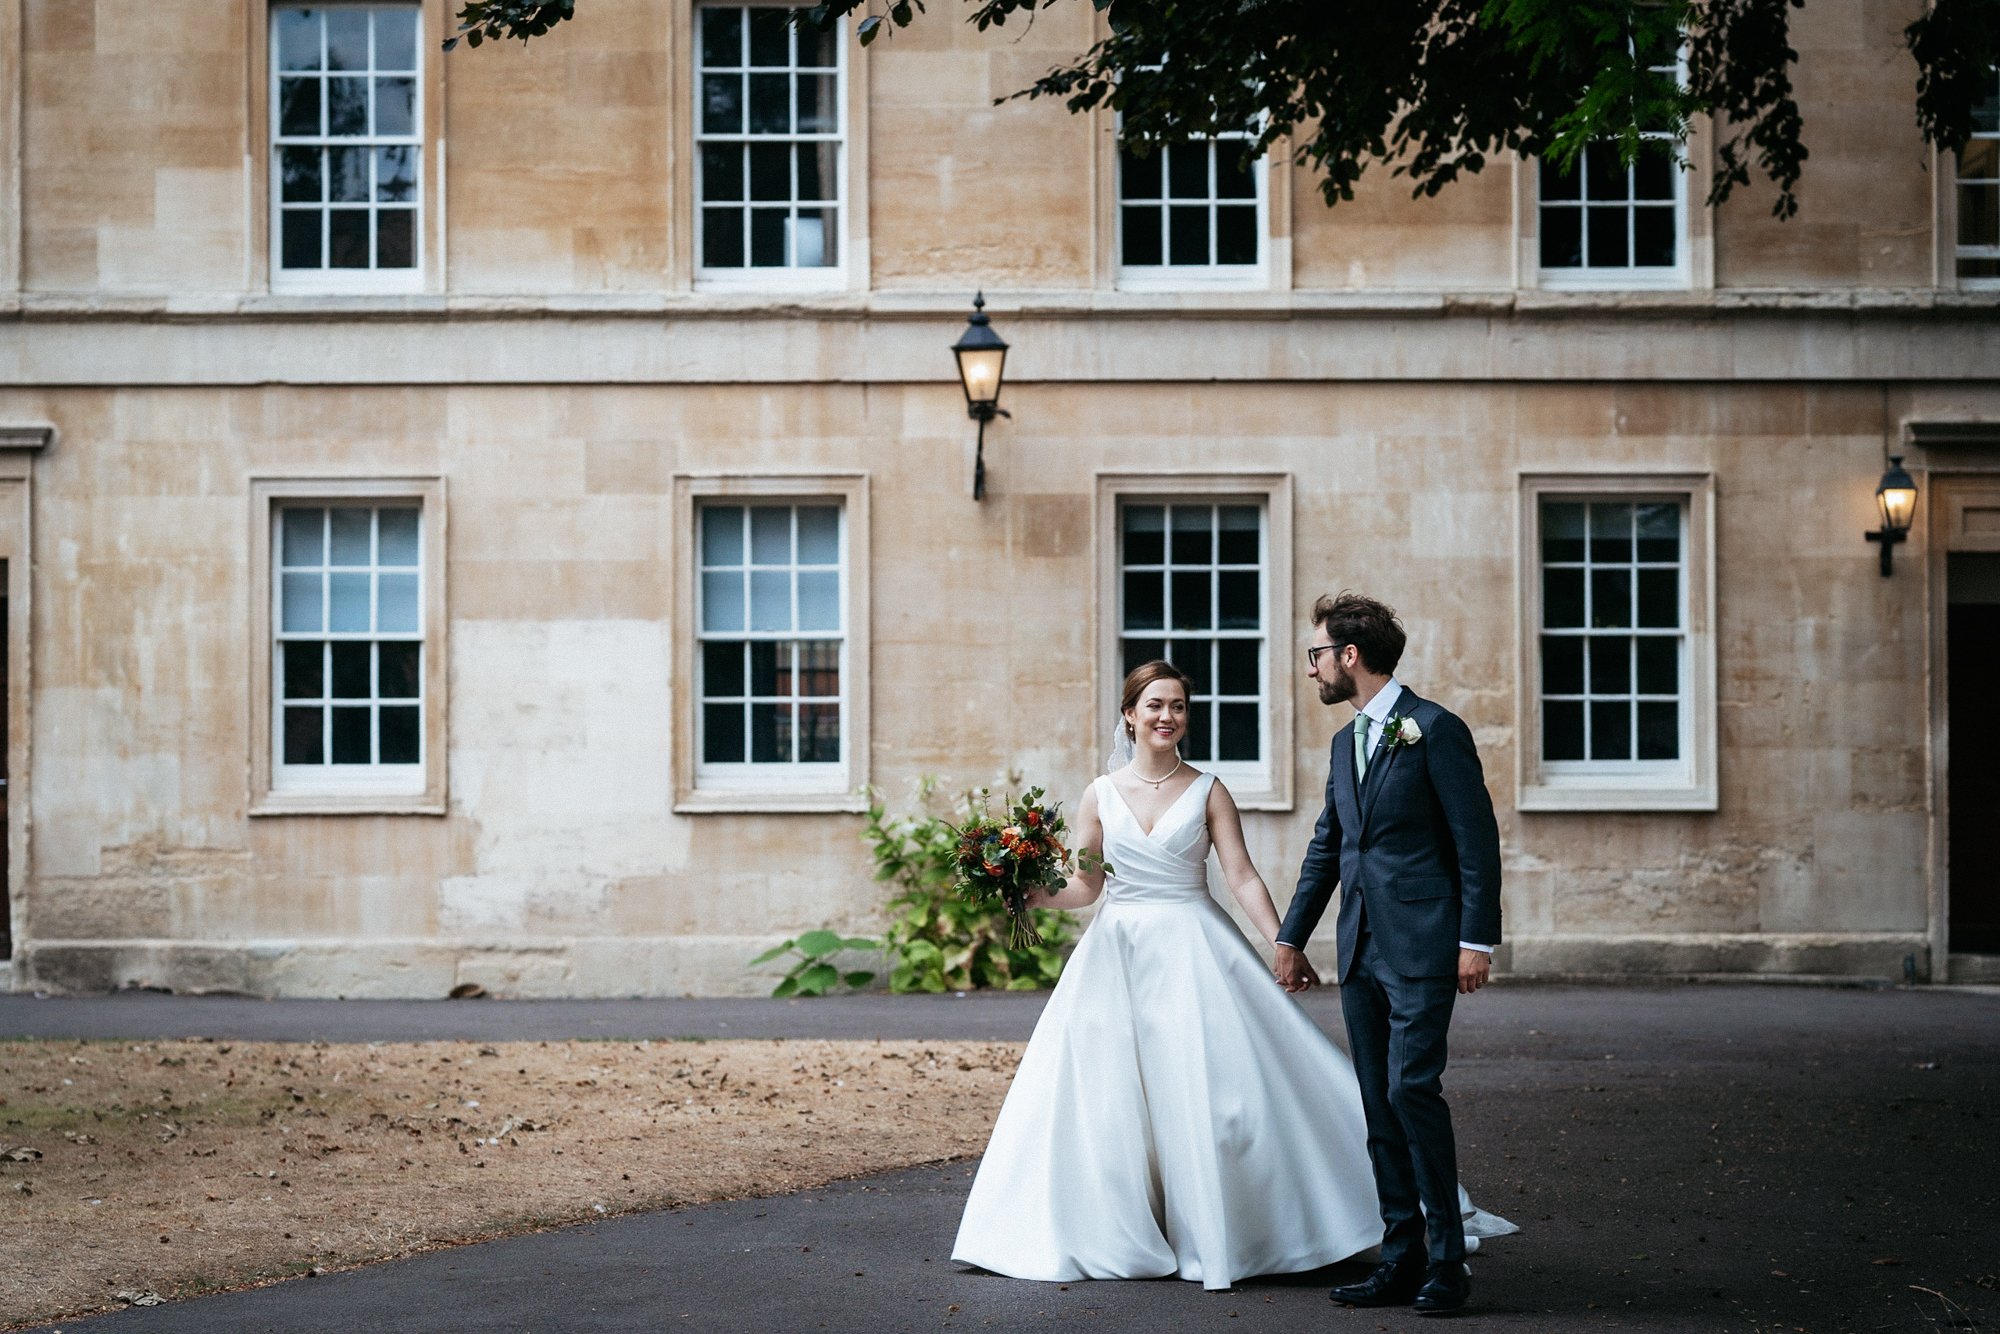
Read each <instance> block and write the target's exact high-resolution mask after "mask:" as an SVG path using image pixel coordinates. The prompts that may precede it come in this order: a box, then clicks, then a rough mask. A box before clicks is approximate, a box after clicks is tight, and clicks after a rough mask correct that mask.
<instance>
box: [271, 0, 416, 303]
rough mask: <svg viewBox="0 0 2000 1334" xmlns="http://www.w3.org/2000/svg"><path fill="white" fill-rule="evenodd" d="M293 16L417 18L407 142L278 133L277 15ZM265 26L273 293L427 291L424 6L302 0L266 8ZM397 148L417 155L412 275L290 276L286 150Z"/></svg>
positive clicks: (339, 272) (381, 0) (296, 272)
mask: <svg viewBox="0 0 2000 1334" xmlns="http://www.w3.org/2000/svg"><path fill="white" fill-rule="evenodd" d="M288 9H322V10H324V9H368V10H384V9H402V10H410V11H413V12H414V14H415V17H416V28H417V35H416V60H417V64H416V69H415V70H414V71H413V72H412V74H411V78H412V81H413V83H414V85H415V99H416V100H415V103H414V105H413V107H412V108H411V125H412V131H411V133H409V134H407V135H379V134H374V133H372V132H371V133H369V134H366V135H358V136H345V137H337V136H331V135H309V136H297V137H287V136H285V135H283V134H281V133H280V130H279V115H280V108H281V105H282V104H281V102H280V99H279V83H280V79H281V77H282V74H283V71H282V70H280V68H279V58H278V35H279V26H280V25H279V24H278V23H277V22H276V16H277V14H278V12H279V11H281V10H288ZM266 24H267V31H266V33H265V42H264V51H265V65H266V70H265V73H266V83H265V92H266V101H265V108H266V129H267V133H266V136H265V139H266V142H265V179H266V182H267V184H268V188H267V190H266V195H267V201H266V202H267V205H268V211H269V223H268V236H269V241H268V244H267V253H268V255H269V257H270V284H271V290H272V291H273V292H277V293H300V294H313V295H344V294H357V295H366V294H403V293H411V292H421V291H423V290H425V285H426V279H425V271H426V254H427V251H428V246H427V245H426V232H427V230H428V226H429V223H430V213H431V209H430V205H429V202H428V195H427V184H428V182H429V180H430V161H429V158H430V153H429V152H428V151H427V150H428V148H429V144H428V142H427V140H428V135H427V125H428V122H427V119H426V117H427V116H428V109H429V102H430V96H429V91H430V90H429V88H428V87H427V84H428V82H429V79H430V77H431V72H430V66H429V62H428V61H427V60H426V58H425V48H426V46H427V45H428V43H429V41H430V38H431V25H430V22H429V19H428V17H427V15H426V14H425V12H424V6H423V5H422V4H421V3H418V2H417V0H332V3H326V4H303V3H299V2H298V0H283V3H273V4H270V5H269V6H268V8H267V10H266ZM369 65H370V70H371V76H370V77H371V78H372V70H373V66H374V51H373V46H372V43H371V47H370V51H369ZM398 72H400V71H398ZM317 77H318V78H319V81H320V83H321V86H322V88H324V85H325V83H326V78H327V75H326V74H325V73H323V72H322V73H321V74H319V75H318V76H317ZM397 145H407V146H409V147H411V148H413V149H414V151H415V154H416V194H417V197H416V204H415V206H414V207H413V208H411V209H409V210H408V212H410V214H411V219H410V226H411V246H412V248H413V249H412V256H411V258H412V261H413V262H412V263H411V265H410V267H408V268H398V269H377V268H372V267H371V268H366V269H336V268H331V267H329V268H318V269H288V268H286V267H284V232H283V229H284V215H285V213H286V212H287V211H288V210H287V209H286V208H285V200H284V171H283V168H282V166H281V165H280V164H281V159H282V156H283V150H284V149H285V148H287V147H318V148H322V149H325V148H334V147H345V148H366V149H370V150H373V149H375V148H378V147H393V146H397ZM373 174H374V170H373V167H372V165H371V167H370V180H371V189H370V193H371V198H370V200H369V202H368V206H367V207H368V214H369V233H370V241H369V244H370V245H371V247H372V246H373V244H374V239H373V238H374V215H375V213H376V212H377V208H376V203H377V201H375V200H374V199H373V198H372V194H373V186H372V181H373ZM329 188H330V184H329V179H328V177H327V176H326V175H324V174H323V175H322V179H321V189H322V193H324V192H325V190H327V189H329ZM319 207H320V212H321V217H322V232H321V247H322V251H324V248H325V247H326V246H327V245H328V244H330V242H329V241H328V239H327V235H326V231H325V222H324V219H325V217H326V205H325V203H324V202H322V204H321V205H320V206H319Z"/></svg>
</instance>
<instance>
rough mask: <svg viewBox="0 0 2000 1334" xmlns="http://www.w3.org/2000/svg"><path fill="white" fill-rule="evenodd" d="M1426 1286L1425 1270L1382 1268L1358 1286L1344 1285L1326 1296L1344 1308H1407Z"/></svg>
mask: <svg viewBox="0 0 2000 1334" xmlns="http://www.w3.org/2000/svg"><path fill="white" fill-rule="evenodd" d="M1423 1285H1424V1271H1423V1267H1422V1266H1420V1265H1415V1264H1395V1263H1388V1264H1379V1265H1376V1266H1375V1272H1374V1273H1372V1274H1370V1275H1369V1276H1368V1277H1367V1278H1364V1279H1362V1280H1361V1281H1360V1282H1359V1283H1345V1284H1342V1285H1341V1286H1340V1287H1337V1288H1335V1289H1334V1290H1333V1291H1332V1292H1331V1293H1329V1294H1327V1295H1328V1296H1330V1297H1332V1298H1333V1300H1335V1301H1337V1302H1339V1303H1340V1304H1341V1305H1342V1306H1408V1305H1409V1304H1410V1303H1411V1301H1413V1300H1414V1299H1415V1298H1416V1295H1417V1290H1418V1289H1419V1288H1421V1287H1423Z"/></svg>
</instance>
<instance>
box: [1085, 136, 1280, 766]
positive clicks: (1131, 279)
mask: <svg viewBox="0 0 2000 1334" xmlns="http://www.w3.org/2000/svg"><path fill="white" fill-rule="evenodd" d="M1254 137H1255V136H1254V135H1253V134H1251V133H1250V132H1248V131H1244V132H1239V133H1235V134H1218V135H1211V136H1208V137H1205V138H1203V139H1200V140H1195V141H1191V142H1198V143H1201V144H1203V145H1204V146H1205V147H1206V148H1207V149H1208V158H1209V180H1210V187H1209V188H1210V193H1209V194H1208V196H1207V197H1206V198H1204V199H1201V200H1188V201H1185V202H1186V203H1201V204H1203V205H1205V206H1206V207H1207V208H1208V210H1209V227H1208V237H1209V249H1210V253H1213V252H1214V247H1215V209H1216V207H1217V206H1218V205H1220V204H1225V203H1226V204H1227V205H1229V206H1230V207H1241V206H1242V201H1241V200H1240V199H1229V200H1223V199H1221V198H1219V197H1218V196H1217V195H1215V193H1214V184H1213V182H1214V181H1215V179H1216V172H1217V166H1218V164H1217V158H1218V156H1219V155H1220V154H1222V153H1223V152H1225V151H1228V150H1227V148H1226V145H1230V144H1238V143H1247V142H1249V141H1251V140H1252V139H1253V138H1254ZM1170 151H1171V150H1170V147H1169V146H1168V145H1164V144H1163V145H1157V146H1155V147H1154V149H1153V152H1154V154H1155V155H1156V156H1157V157H1158V158H1159V159H1160V170H1161V182H1162V184H1161V188H1162V190H1163V191H1164V189H1165V188H1166V181H1165V178H1166V171H1167V164H1166V161H1165V157H1166V155H1167V153H1168V152H1170ZM1111 161H1112V177H1113V180H1112V200H1111V209H1112V215H1111V235H1112V246H1113V249H1114V252H1115V253H1116V255H1117V256H1118V259H1117V264H1116V266H1115V272H1116V285H1117V287H1118V288H1119V290H1121V291H1127V292H1178V291H1188V290H1190V289H1194V290H1215V291H1244V290H1257V289H1261V288H1265V287H1268V286H1270V283H1271V248H1272V238H1271V209H1270V195H1271V183H1270V175H1271V164H1270V160H1269V157H1268V156H1266V155H1260V156H1258V157H1255V158H1253V159H1252V160H1251V163H1250V180H1251V187H1252V191H1251V193H1252V200H1253V204H1254V207H1255V210H1256V219H1257V221H1256V224H1255V226H1256V232H1257V262H1256V263H1255V264H1175V263H1172V262H1169V261H1164V259H1163V262H1162V263H1159V264H1130V263H1127V262H1126V260H1125V149H1124V145H1123V143H1122V142H1116V143H1114V144H1113V147H1112V157H1111ZM1172 207H1173V199H1172V197H1171V196H1167V195H1164V194H1163V195H1162V197H1161V201H1160V208H1161V239H1160V253H1161V255H1162V256H1163V257H1164V256H1165V255H1166V254H1167V253H1168V242H1169V239H1170V232H1169V231H1168V230H1167V229H1168V225H1169V224H1168V219H1167V210H1168V209H1170V208H1172ZM1232 790H1233V789H1232Z"/></svg>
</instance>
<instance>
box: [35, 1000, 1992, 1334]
mask: <svg viewBox="0 0 2000 1334" xmlns="http://www.w3.org/2000/svg"><path fill="white" fill-rule="evenodd" d="M1308 1008H1309V1009H1310V1010H1311V1011H1312V1013H1313V1014H1314V1017H1315V1018H1316V1019H1318V1020H1319V1021H1320V1022H1321V1023H1322V1024H1323V1025H1324V1026H1326V1027H1328V1028H1329V1030H1331V1031H1336V1032H1337V1030H1338V1027H1339V1025H1338V1000H1337V993H1335V992H1332V991H1327V992H1322V993H1316V994H1315V995H1314V996H1313V997H1312V998H1311V1000H1310V1002H1309V1006H1308ZM1039 1012H1040V1002H1039V998H1037V997H1033V996H974V997H967V998H965V999H963V1000H959V999H956V998H952V997H939V998H902V997H895V998H890V997H873V996H861V997H849V998H839V999H829V1000H825V1001H815V1002H800V1003H798V1004H795V1005H793V1004H786V1003H782V1002H767V1001H633V1002H546V1003H544V1002H501V1001H481V1002H457V1003H446V1002H408V1003H402V1002H354V1001H349V1002H300V1001H278V1002H259V1001H250V1000H239V999H222V998H205V999H194V998H180V997H164V996H154V995H139V996H118V997H107V998H97V999H85V1000H42V1001H35V1000H31V999H29V998H20V997H9V998H5V999H4V1000H0V1032H4V1033H13V1034H17V1035H28V1034H33V1035H38V1036H44V1037H64V1038H67V1037H85V1036H92V1037H117V1038H133V1039H137V1038H145V1037H167V1036H208V1037H231V1038H239V1039H244V1040H250V1039H257V1038H265V1039H269V1038H291V1039H297V1040H323V1041H361V1040H409V1039H416V1038H426V1037H464V1038H480V1039H493V1038H545V1037H558V1036H562V1037H597V1036H602V1037H621V1038H622V1037H633V1038H638V1037H654V1038H661V1037H675V1036H704V1037H776V1036H798V1037H828V1038H834V1037H846V1038H864V1039H866V1038H875V1037H883V1038H888V1037H934V1038H949V1037H973V1038H985V1039H997V1038H1020V1037H1023V1036H1025V1035H1026V1033H1027V1032H1028V1031H1029V1030H1030V1029H1031V1028H1032V1026H1033V1023H1034V1020H1035V1018H1036V1016H1037V1015H1038V1014H1039ZM1447 1093H1448V1095H1449V1096H1450V1098H1451V1100H1452V1104H1453V1109H1454V1115H1455V1117H1456V1120H1457V1124H1458V1133H1459V1142H1460V1158H1461V1168H1462V1171H1463V1172H1464V1175H1465V1178H1466V1182H1467V1185H1468V1187H1469V1188H1470V1189H1471V1190H1472V1192H1473V1194H1474V1196H1475V1198H1476V1199H1478V1201H1479V1202H1480V1203H1481V1204H1482V1205H1484V1206H1485V1207H1487V1208H1489V1209H1492V1210H1494V1211H1495V1212H1498V1213H1502V1214H1505V1215H1507V1216H1508V1217H1510V1218H1512V1219H1514V1220H1515V1221H1516V1222H1518V1223H1520V1224H1521V1225H1522V1228H1523V1231H1522V1233H1521V1234H1520V1235H1519V1236H1515V1237H1509V1238H1505V1239H1502V1240H1500V1241H1498V1242H1495V1243H1492V1244H1491V1245H1490V1246H1489V1247H1488V1249H1487V1250H1486V1251H1485V1252H1483V1253H1482V1254H1480V1255H1478V1256H1476V1257H1474V1260H1473V1267H1474V1279H1473V1283H1474V1287H1473V1296H1474V1311H1473V1312H1472V1313H1471V1314H1470V1315H1469V1316H1468V1317H1466V1318H1468V1319H1472V1320H1474V1321H1475V1322H1476V1323H1477V1324H1478V1325H1479V1326H1480V1327H1482V1328H1492V1329H1497V1330H1506V1331H1516V1330H1520V1331H1527V1330H1535V1331H1543V1330H1547V1331H1570V1330H1586V1329H1588V1330H1595V1329H1610V1328H1620V1329H1643V1330H1677V1331H1678V1330H1689V1331H1709V1330H1716V1331H1722V1330H1744V1331H1749V1330H1785V1331H1799V1330H1804V1331H1807V1332H1808V1334H1821V1332H1824V1331H1856V1332H1857V1334H1858V1332H1859V1331H1891V1330H1895V1331H1902V1330H1909V1331H1927V1332H1934V1331H1943V1330H1968V1329H1979V1328H1993V1327H1995V1325H1996V1324H2000V1152H1996V1149H2000V997H1996V996H1993V995H1990V994H1963V993H1952V992H1941V991H1923V990H1919V991H1903V990H1872V991H1871V990H1839V989H1825V988H1811V987H1779V986H1751V985H1743V986H1736V985H1731V986H1679V987H1646V988H1585V987H1552V986H1529V985H1524V984H1513V985H1501V986H1496V987H1494V988H1491V989H1489V990H1488V991H1486V992H1483V993H1481V994H1480V995H1479V996H1477V997H1474V998H1472V999H1470V1000H1468V1001H1464V1002H1461V1004H1460V1006H1459V1011H1458V1016H1457V1019H1456V1022H1455V1024H1454V1029H1453V1052H1452V1062H1451V1069H1450V1072H1449V1075H1448V1078H1447ZM1052 1133H1060V1128H1054V1129H1052ZM970 1171H971V1165H970V1164H966V1163H958V1164H940V1165H936V1166H932V1167H927V1168H918V1169H914V1170H909V1171H903V1172H895V1173H888V1174H883V1175H879V1176H874V1177H869V1178H863V1179H859V1180H855V1181H850V1182H843V1183H836V1184H835V1185H832V1186H828V1187H825V1188H822V1189H817V1190H811V1191H803V1192H799V1193H796V1194H791V1195H783V1196H774V1197H767V1198H762V1199H753V1200H741V1201H732V1202H726V1203H720V1204H713V1205H705V1206H698V1207H691V1208H685V1209H677V1210H668V1211H663V1212H656V1213H648V1214H635V1215H630V1216H626V1217H619V1218H612V1219H607V1220H602V1221H599V1222H596V1223H593V1224H589V1225H584V1226H578V1227H573V1228H565V1229H559V1230H555V1231H551V1232H545V1233H538V1234H534V1235H529V1236H524V1237H516V1238H512V1239H509V1240H505V1241H498V1242H490V1243H485V1244H482V1245H477V1246H467V1247H460V1248H457V1249H453V1250H447V1251H439V1252H434V1253H431V1254H427V1255H422V1256H418V1257H415V1258H412V1259H409V1260H403V1261H396V1262H391V1263H385V1264H379V1265H372V1266H367V1267H364V1268H361V1269H356V1270H351V1271H347V1272H343V1273H338V1274H331V1275H325V1276H322V1277H318V1278H312V1279H297V1280H292V1281H289V1282H286V1283H280V1284H275V1285H273V1286H270V1287H266V1288H260V1289H255V1290H251V1291H247V1292H240V1293H231V1294H225V1295H221V1296H214V1297H204V1298H198V1299H193V1300H189V1301H184V1302H176V1303H169V1304H167V1305H163V1306H158V1307H151V1308H132V1309H128V1310H125V1311H120V1312H115V1313H112V1314H109V1315H105V1316H100V1317H95V1318H92V1319H88V1320H79V1321H65V1322H62V1323H61V1324H59V1325H57V1326H51V1327H45V1328H60V1329H64V1330H71V1331H86V1330H87V1331H90V1334H98V1332H99V1331H106V1332H113V1334H116V1332H122V1331H127V1330H130V1331H189V1332H190V1334H193V1332H196V1331H199V1334H235V1332H237V1331H242V1332H244V1334H249V1332H250V1331H260V1332H261V1331H285V1332H286V1334H292V1332H294V1331H297V1332H305V1331H319V1330H326V1331H334V1330H339V1331H343V1334H345V1332H346V1331H353V1330H368V1331H410V1332H411V1334H417V1332H419V1331H421V1332H422V1334H450V1332H452V1331H461V1330H462V1331H475V1330H476V1331H482V1332H483V1331H537V1332H548V1334H567V1332H568V1331H588V1332H590V1334H599V1332H604V1334H609V1332H611V1331H638V1330H648V1331H650V1330H661V1329H704V1330H773V1331H792V1330H815V1329H829V1330H854V1331H876V1330H933V1329H1005V1330H1014V1329H1043V1328H1049V1329H1058V1328H1078V1329H1090V1330H1107V1331H1109V1330H1116V1331H1125V1330H1146V1331H1149V1332H1151V1331H1159V1330H1162V1329H1172V1330H1180V1329H1205V1328H1213V1329H1217V1330H1222V1329H1227V1330H1231V1331H1241V1330H1274V1331H1275V1330H1285V1331H1298V1330H1301V1329H1306V1330H1322V1329H1338V1330H1352V1331H1358V1332H1361V1334H1382V1332H1384V1331H1392V1332H1393V1331H1404V1330H1409V1329H1414V1328H1418V1327H1421V1326H1423V1325H1424V1324H1425V1322H1423V1321H1421V1320H1419V1319H1418V1318H1416V1317H1414V1316H1412V1315H1410V1314H1409V1313H1407V1312H1403V1311H1397V1312H1389V1313H1383V1312H1375V1311H1368V1312H1363V1311H1349V1310H1343V1309H1341V1308H1337V1307H1334V1306H1333V1305H1332V1304H1331V1303H1329V1302H1328V1301H1327V1298H1326V1288H1327V1286H1328V1285H1329V1283H1331V1282H1333V1281H1337V1280H1340V1279H1344V1278H1346V1277H1348V1276H1349V1275H1351V1274H1353V1273H1356V1272H1359V1271H1358V1268H1357V1267H1356V1266H1353V1265H1350V1266H1346V1267H1342V1268H1338V1269H1336V1270H1335V1271H1328V1272H1322V1273H1318V1274H1312V1275H1291V1276H1284V1277H1280V1278H1274V1279H1267V1280H1258V1281H1252V1282H1246V1283H1245V1284H1243V1285H1242V1286H1240V1287H1238V1288H1236V1289H1234V1290H1232V1291H1230V1292H1227V1293H1207V1292H1204V1291H1202V1289H1201V1288H1200V1286H1199V1285H1197V1284H1191V1283H1183V1282H1179V1281H1175V1280H1156V1281H1146V1282H1117V1283H1104V1282H1100V1283H1073V1284H1067V1285H1062V1284H1042V1283H1026V1282H1019V1281H1016V1280H1011V1279H1004V1278H998V1277H995V1276H992V1275H987V1274H982V1273H978V1272H976V1271H971V1270H966V1269H963V1268H961V1267H959V1266H957V1265H954V1264H952V1263H951V1261H950V1258H949V1249H950V1244H951V1237H952V1234H953V1232H954V1231H955V1229H956V1226H957V1219H958V1213H959V1210H960V1208H961V1207H962V1203H963V1200H964V1195H965V1191H966V1187H967V1185H968V1183H969V1181H970V1175H969V1174H970ZM1087 1188H1088V1185H1087V1183H1079V1189H1087Z"/></svg>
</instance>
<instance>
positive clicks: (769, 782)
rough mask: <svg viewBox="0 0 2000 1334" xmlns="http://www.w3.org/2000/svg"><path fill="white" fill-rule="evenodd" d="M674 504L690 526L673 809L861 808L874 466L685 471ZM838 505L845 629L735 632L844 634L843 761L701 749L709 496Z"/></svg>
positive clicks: (680, 588) (682, 585)
mask: <svg viewBox="0 0 2000 1334" xmlns="http://www.w3.org/2000/svg"><path fill="white" fill-rule="evenodd" d="M674 493H675V501H674V504H675V508H674V512H675V514H676V516H678V519H679V523H680V530H681V532H682V533H684V534H685V536H684V537H683V538H682V540H681V541H680V542H679V543H677V544H676V547H675V558H676V560H677V562H678V564H679V567H680V574H679V576H678V578H677V579H676V581H675V585H676V589H677V594H678V595H677V597H676V598H675V616H674V623H675V634H674V641H675V644H676V650H675V662H674V680H675V681H676V683H677V688H676V694H677V695H678V697H679V702H678V705H677V707H676V708H675V711H674V717H675V745H674V748H673V751H674V755H673V765H674V809H675V810H676V811H678V812H682V813H696V814H698V813H706V812H728V811H780V812H783V811H799V812H813V811H859V810H863V809H865V808H866V800H865V797H864V795H863V791H862V789H864V788H865V787H866V786H867V784H868V757H869V731H868V717H869V709H868V699H869V695H868V656H869V655H868V642H867V627H868V624H869V620H868V583H869V581H868V564H867V562H868V478H867V475H866V474H865V473H795V474H757V475H747V474H681V475H677V476H676V477H675V478H674ZM710 504H730V505H752V506H754V505H795V506H796V505H831V506H835V507H837V508H838V509H839V510H840V512H841V581H840V582H841V630H840V632H839V633H838V634H834V633H828V632H820V631H787V632H785V633H783V634H777V633H775V632H774V633H771V634H759V633H756V632H750V631H747V630H746V631H745V632H744V633H743V634H741V635H738V634H735V633H731V634H729V635H726V636H723V637H724V638H729V639H756V638H769V639H777V640H783V641H785V642H793V641H799V640H829V639H839V640H840V643H841V672H840V676H841V690H840V695H839V696H838V699H839V702H840V705H841V736H840V748H841V756H840V760H839V762H838V763H835V764H827V763H824V762H815V763H799V762H796V761H788V762H750V761H745V762H742V763H717V764H711V763H708V762H706V761H705V760H703V758H702V732H701V708H702V695H701V663H700V654H701V648H700V646H701V643H702V642H703V638H702V630H701V569H702V564H701V548H700V543H701V523H700V510H701V509H702V508H703V507H704V506H705V505H710Z"/></svg>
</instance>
